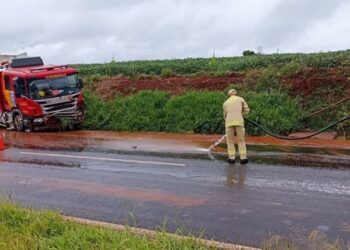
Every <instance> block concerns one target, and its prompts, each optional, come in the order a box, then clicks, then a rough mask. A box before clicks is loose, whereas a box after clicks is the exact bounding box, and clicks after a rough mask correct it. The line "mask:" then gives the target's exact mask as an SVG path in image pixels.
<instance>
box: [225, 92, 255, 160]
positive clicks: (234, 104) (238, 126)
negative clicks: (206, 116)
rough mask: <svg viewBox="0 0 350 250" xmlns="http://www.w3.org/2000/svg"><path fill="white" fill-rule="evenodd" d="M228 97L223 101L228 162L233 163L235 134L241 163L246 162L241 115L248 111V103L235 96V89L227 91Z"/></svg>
mask: <svg viewBox="0 0 350 250" xmlns="http://www.w3.org/2000/svg"><path fill="white" fill-rule="evenodd" d="M228 96H229V98H228V99H227V100H226V101H225V102H224V105H223V109H224V118H225V127H226V140H227V152H228V162H229V163H230V164H234V163H235V159H236V150H235V144H234V141H233V139H234V135H235V134H236V136H237V140H238V151H239V155H240V162H241V164H247V163H248V158H247V148H246V144H245V140H244V134H245V129H244V119H243V115H247V114H248V113H249V107H248V104H247V103H246V102H245V100H244V99H243V98H242V97H239V96H237V91H236V90H235V89H230V90H229V91H228Z"/></svg>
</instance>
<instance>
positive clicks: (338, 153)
mask: <svg viewBox="0 0 350 250" xmlns="http://www.w3.org/2000/svg"><path fill="white" fill-rule="evenodd" d="M2 132H3V138H4V142H5V144H6V145H7V146H9V147H17V148H27V149H46V150H65V151H89V152H106V153H128V154H153V155H159V156H160V155H161V156H164V157H169V156H172V157H179V158H187V157H195V158H203V159H211V160H225V158H226V143H225V141H224V142H223V143H221V144H219V145H218V146H217V147H215V148H214V149H213V152H212V153H209V152H208V147H209V146H210V145H212V144H213V143H214V142H215V141H217V140H218V139H220V138H221V137H222V135H199V134H169V133H120V132H108V131H72V132H46V133H19V132H13V131H11V132H8V131H4V130H3V131H2ZM246 140H247V144H248V150H249V158H250V159H251V160H253V161H254V162H259V163H269V164H286V165H300V166H317V167H337V168H338V167H350V159H349V155H350V141H345V140H344V141H343V140H325V139H307V140H301V141H284V140H278V139H275V138H271V137H247V138H246Z"/></svg>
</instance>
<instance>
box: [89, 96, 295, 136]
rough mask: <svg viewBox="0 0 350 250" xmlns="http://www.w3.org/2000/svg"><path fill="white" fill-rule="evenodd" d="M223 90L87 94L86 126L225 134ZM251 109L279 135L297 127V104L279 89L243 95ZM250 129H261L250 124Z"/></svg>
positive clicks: (259, 133) (252, 113)
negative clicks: (176, 93)
mask: <svg viewBox="0 0 350 250" xmlns="http://www.w3.org/2000/svg"><path fill="white" fill-rule="evenodd" d="M225 96H226V94H223V93H221V92H208V91H204V92H189V93H187V94H184V95H182V96H173V97H171V98H170V96H169V94H167V93H165V92H159V91H143V92H139V93H138V94H136V95H133V96H129V97H122V98H117V99H115V100H114V101H113V102H104V101H102V100H100V99H99V98H97V97H96V96H93V95H91V94H89V93H87V94H86V105H87V110H86V118H85V122H84V127H85V128H87V129H104V130H117V131H167V132H182V133H224V131H225V129H224V120H223V114H222V113H223V111H222V104H223V102H224V101H225V98H226V97H225ZM244 96H245V97H246V100H247V102H248V104H249V106H250V108H251V114H250V115H249V118H251V119H253V120H256V121H257V122H259V123H261V124H262V125H263V126H264V127H266V128H267V129H269V130H271V131H272V132H274V133H278V134H287V133H288V132H289V131H290V130H292V129H293V128H298V126H299V125H298V119H299V117H300V116H301V112H300V111H299V107H298V103H297V102H296V101H295V100H290V99H289V98H288V96H287V94H284V93H282V92H280V91H272V92H263V93H254V92H248V93H246V94H245V95H244ZM247 132H248V134H251V135H261V134H263V132H262V131H259V130H257V129H256V128H255V127H252V126H251V125H249V124H247Z"/></svg>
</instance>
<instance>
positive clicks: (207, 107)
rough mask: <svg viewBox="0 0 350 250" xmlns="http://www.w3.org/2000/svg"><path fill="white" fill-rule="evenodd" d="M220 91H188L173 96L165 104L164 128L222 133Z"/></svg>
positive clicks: (173, 130)
mask: <svg viewBox="0 0 350 250" xmlns="http://www.w3.org/2000/svg"><path fill="white" fill-rule="evenodd" d="M224 100H225V96H224V95H223V94H222V93H220V92H189V93H187V94H185V95H182V96H174V97H172V98H171V99H170V100H169V102H168V103H167V104H166V106H165V120H164V123H165V124H166V125H165V130H166V131H172V132H192V133H193V132H195V133H223V132H224V121H223V115H222V103H223V101H224Z"/></svg>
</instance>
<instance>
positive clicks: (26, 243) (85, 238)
mask: <svg viewBox="0 0 350 250" xmlns="http://www.w3.org/2000/svg"><path fill="white" fill-rule="evenodd" d="M0 249H2V250H18V249H23V250H25V249H28V250H32V249H67V250H68V249H106V250H107V249H108V250H109V249H179V250H180V249H213V248H209V247H206V246H204V245H203V244H202V243H200V242H199V239H197V238H195V237H189V238H188V239H178V238H175V237H172V236H171V235H168V234H166V233H165V232H164V231H158V232H157V233H156V234H155V236H145V235H140V234H136V233H133V232H131V231H130V230H128V229H127V230H123V231H115V230H112V229H108V228H103V227H97V226H90V225H82V224H78V223H74V222H69V221H66V220H64V219H63V218H62V217H60V215H59V214H57V213H53V212H49V211H43V212H38V211H35V210H32V209H24V208H20V207H19V206H17V205H14V204H12V203H8V202H5V203H4V202H1V203H0Z"/></svg>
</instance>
